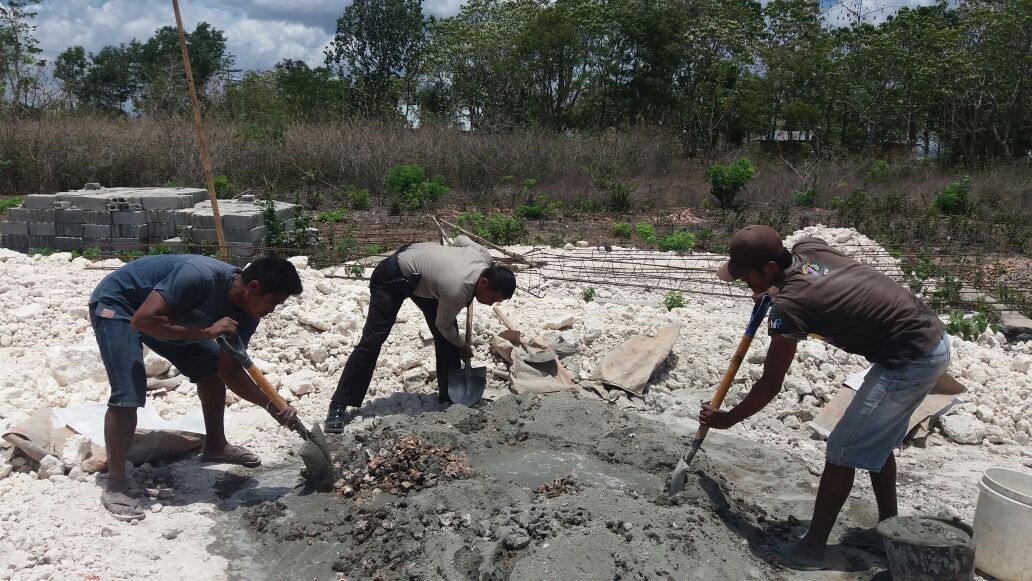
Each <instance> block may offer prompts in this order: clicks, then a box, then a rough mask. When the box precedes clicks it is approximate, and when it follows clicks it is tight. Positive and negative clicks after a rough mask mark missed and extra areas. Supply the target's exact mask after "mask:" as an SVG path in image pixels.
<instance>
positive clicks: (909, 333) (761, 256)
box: [699, 226, 950, 570]
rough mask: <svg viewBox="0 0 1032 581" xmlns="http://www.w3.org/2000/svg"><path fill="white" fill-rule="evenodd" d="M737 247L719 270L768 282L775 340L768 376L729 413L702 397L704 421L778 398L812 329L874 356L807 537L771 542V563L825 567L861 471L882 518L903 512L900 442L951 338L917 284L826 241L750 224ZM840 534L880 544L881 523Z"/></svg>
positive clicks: (840, 432) (725, 423) (830, 454)
mask: <svg viewBox="0 0 1032 581" xmlns="http://www.w3.org/2000/svg"><path fill="white" fill-rule="evenodd" d="M730 255H731V256H730V260H729V261H728V262H727V263H726V264H724V265H723V266H722V267H721V268H720V270H719V271H718V276H719V277H720V278H721V279H723V280H725V281H728V282H730V281H734V280H738V279H741V280H743V281H745V283H746V284H748V285H749V288H750V289H752V291H753V292H754V293H757V295H758V294H759V293H763V292H768V289H769V291H770V293H771V294H772V295H774V296H773V299H774V303H773V306H772V307H771V311H770V315H769V320H768V333H769V335H770V337H771V341H770V347H769V348H768V350H767V358H766V360H765V362H764V366H763V375H762V376H761V377H760V378H759V379H758V380H757V381H756V383H755V384H753V387H752V389H751V390H750V391H749V393H748V394H747V395H746V396H745V398H744V399H743V400H742V401H741V402H740V403H739V404H738V405H736V406H734V407H733V408H731V409H728V410H726V411H724V410H717V409H714V408H712V407H710V406H709V405H708V404H705V405H703V408H702V411H701V412H700V414H699V421H700V422H701V423H703V424H705V425H708V426H709V427H711V428H716V429H726V428H730V427H731V426H733V425H735V424H737V423H738V422H740V421H742V420H744V419H745V418H748V417H749V416H752V415H753V414H755V413H756V412H758V411H760V410H761V409H762V408H763V407H764V406H766V405H767V404H768V403H770V401H771V400H772V399H774V397H775V396H776V395H777V394H778V392H779V391H780V390H781V384H782V381H783V380H784V378H785V374H786V373H787V372H788V368H789V366H790V365H791V364H792V360H793V359H794V357H795V352H796V342H797V341H800V340H803V339H806V338H807V337H808V336H814V337H817V338H819V339H821V340H823V341H826V342H827V343H829V344H831V345H833V346H835V347H838V348H839V349H842V350H843V351H846V352H847V353H853V354H856V355H862V356H864V357H865V358H867V360H868V361H870V362H871V363H873V364H874V366H873V367H872V368H871V370H870V371H869V372H868V373H867V376H866V377H865V378H864V381H863V384H862V385H861V387H860V389H859V390H858V391H857V393H856V395H855V396H854V398H853V401H852V403H850V404H849V407H848V408H846V411H845V413H844V414H843V416H842V419H841V420H839V423H838V425H837V426H836V427H835V429H834V430H833V431H832V432H831V434H830V436H829V437H828V445H827V450H826V460H825V464H824V473H823V474H822V475H821V482H820V487H819V488H818V489H817V499H816V504H815V506H814V512H813V518H812V519H811V520H810V526H809V529H808V530H807V532H806V535H805V536H804V537H803V538H802V539H801V540H799V541H798V542H794V543H787V544H782V545H775V546H772V547H770V548H769V549H768V554H767V558H768V559H769V560H770V561H771V562H773V563H776V564H780V565H783V566H785V567H790V568H793V569H800V570H813V569H823V568H825V549H826V547H827V543H828V537H829V536H830V534H831V529H832V527H833V526H834V524H835V520H836V519H837V518H838V514H839V511H840V510H841V509H842V505H843V504H844V503H845V501H846V499H847V498H848V497H849V493H850V491H851V490H852V488H853V478H854V476H855V473H856V470H857V469H860V470H867V471H868V472H869V473H870V475H871V484H872V486H873V488H874V495H875V499H876V500H877V503H878V519H879V520H884V519H887V518H889V517H892V516H895V515H896V512H897V507H896V459H895V457H894V456H893V452H892V450H893V448H895V447H897V446H899V445H900V444H901V443H902V442H903V438H904V437H905V436H906V433H907V427H908V424H909V421H910V416H911V414H913V412H914V410H915V409H916V408H917V406H918V405H919V404H920V403H921V401H922V400H923V399H924V397H925V395H926V394H927V393H928V392H929V391H930V390H931V389H932V387H933V386H934V385H935V383H936V381H937V380H938V379H939V377H940V376H941V375H942V374H943V373H945V372H946V369H947V368H948V367H949V362H950V344H949V339H948V336H947V335H946V334H945V329H944V326H943V324H942V321H940V320H939V318H938V317H937V316H936V315H935V313H933V312H932V311H931V310H930V309H929V308H928V307H927V306H926V305H925V304H924V303H923V302H921V300H920V299H918V298H917V297H915V296H914V295H913V294H911V292H910V291H909V290H907V289H905V288H903V287H902V286H901V285H900V284H899V283H898V282H896V281H894V280H893V279H891V278H889V277H888V276H886V275H885V274H882V273H880V272H878V271H876V270H874V269H872V268H869V267H867V266H865V265H863V264H860V263H859V262H857V261H855V260H853V259H851V258H848V257H847V256H845V255H843V254H841V253H839V252H837V251H835V250H833V249H832V248H830V247H829V246H828V245H827V244H826V243H825V242H823V241H822V240H818V239H816V238H804V239H802V240H800V241H799V242H797V243H796V244H795V245H794V246H793V247H792V250H791V252H790V251H788V250H786V249H785V247H784V246H783V245H782V242H781V237H780V236H779V235H778V233H777V232H775V231H774V230H773V229H771V228H768V227H766V226H748V227H746V228H743V229H742V230H740V231H738V233H736V234H735V236H734V237H733V238H732V240H731V248H730ZM842 542H843V543H845V544H855V545H860V546H868V547H872V548H875V547H878V546H879V545H880V539H879V538H878V537H877V535H876V533H874V531H873V530H862V531H852V534H849V535H848V537H847V536H845V535H844V536H843V538H842Z"/></svg>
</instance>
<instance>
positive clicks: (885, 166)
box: [867, 159, 892, 181]
mask: <svg viewBox="0 0 1032 581" xmlns="http://www.w3.org/2000/svg"><path fill="white" fill-rule="evenodd" d="M890 173H892V166H890V165H889V162H887V161H885V160H884V159H876V160H874V161H872V162H871V163H869V164H868V165H867V175H868V177H870V178H871V179H872V180H876V181H877V180H882V179H885V178H887V177H888V176H889V174H890Z"/></svg>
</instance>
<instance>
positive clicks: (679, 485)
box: [667, 294, 771, 496]
mask: <svg viewBox="0 0 1032 581" xmlns="http://www.w3.org/2000/svg"><path fill="white" fill-rule="evenodd" d="M770 303H771V300H770V296H769V295H767V294H764V295H763V296H761V297H760V300H758V301H756V306H754V307H753V311H752V316H751V317H749V326H747V327H746V328H745V334H744V335H742V340H741V341H739V342H738V349H737V350H736V351H735V354H734V356H733V357H731V363H730V364H729V365H728V367H727V371H726V372H725V373H724V378H723V379H721V380H720V385H719V386H717V391H716V393H714V394H713V399H712V400H710V405H711V406H712V407H715V408H719V407H720V404H721V403H723V402H724V396H725V395H727V390H728V388H729V387H731V382H732V381H734V379H735V375H736V374H737V373H738V368H739V367H741V365H742V360H743V359H745V354H746V353H747V352H748V351H749V346H750V345H752V340H753V336H754V335H755V334H756V330H757V329H759V328H760V323H762V322H763V318H764V317H766V316H767V310H768V309H770ZM707 432H709V427H708V426H699V431H698V432H696V433H695V439H694V440H692V443H691V445H690V446H689V447H688V451H687V452H685V453H684V456H682V457H681V459H680V460H678V461H677V466H674V471H673V473H672V474H671V475H670V489H669V490H668V491H667V493H668V494H669V495H670V496H674V495H675V494H677V493H679V492H681V491H682V490H684V482H685V478H686V477H687V475H688V465H689V464H691V463H692V459H693V458H695V454H697V453H698V452H699V448H701V447H702V441H703V440H705V439H706V433H707Z"/></svg>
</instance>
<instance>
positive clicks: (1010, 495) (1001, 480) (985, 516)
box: [974, 468, 1032, 581]
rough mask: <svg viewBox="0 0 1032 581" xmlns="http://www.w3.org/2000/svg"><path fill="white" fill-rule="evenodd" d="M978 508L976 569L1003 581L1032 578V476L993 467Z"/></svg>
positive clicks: (983, 484) (986, 476)
mask: <svg viewBox="0 0 1032 581" xmlns="http://www.w3.org/2000/svg"><path fill="white" fill-rule="evenodd" d="M979 488H980V489H981V493H980V494H979V495H978V507H977V508H976V509H975V526H974V528H975V566H976V567H978V569H979V570H981V571H983V572H985V573H988V574H990V575H992V576H993V577H996V578H998V579H1001V580H1002V581H1028V580H1029V579H1032V551H1030V550H1029V543H1030V541H1032V474H1028V473H1025V472H1018V471H1016V470H1008V469H1006V468H990V469H988V470H986V471H985V474H984V475H983V476H982V481H981V482H980V483H979Z"/></svg>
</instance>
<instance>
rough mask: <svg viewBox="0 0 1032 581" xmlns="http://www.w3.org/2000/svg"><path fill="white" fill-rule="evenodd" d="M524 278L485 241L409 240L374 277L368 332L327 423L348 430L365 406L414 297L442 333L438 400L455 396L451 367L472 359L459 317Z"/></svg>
mask: <svg viewBox="0 0 1032 581" xmlns="http://www.w3.org/2000/svg"><path fill="white" fill-rule="evenodd" d="M515 292H516V276H515V275H514V274H513V272H512V271H511V270H509V269H508V268H506V267H504V266H496V265H495V264H494V258H492V257H491V254H490V253H489V252H488V251H487V250H485V249H484V248H483V247H481V246H479V245H478V244H476V243H475V242H473V241H472V240H470V239H469V238H468V237H466V236H457V237H456V238H455V246H441V245H439V244H431V243H419V244H409V245H406V246H402V247H401V248H400V249H398V251H397V252H395V253H394V254H392V255H391V256H390V257H388V258H387V259H385V260H384V261H383V262H381V263H380V264H378V265H377V266H376V268H375V269H373V275H372V277H371V279H370V281H369V314H368V316H367V317H366V322H365V327H364V328H363V329H362V338H361V339H360V340H359V342H358V345H357V346H356V347H355V350H354V351H352V352H351V355H350V356H349V357H348V360H347V363H345V364H344V371H343V372H342V373H341V375H340V381H339V382H338V383H337V389H336V391H335V392H334V393H333V398H332V400H331V401H330V410H329V413H328V414H327V416H326V423H325V425H324V428H325V430H326V431H327V432H329V433H340V432H342V431H343V430H344V426H345V425H347V423H348V422H349V421H350V420H351V419H352V418H353V417H354V411H355V410H352V411H351V412H349V411H348V410H347V408H348V407H352V408H355V409H357V408H359V407H361V405H362V401H363V400H364V399H365V395H366V392H367V391H369V382H370V381H372V378H373V371H374V370H375V369H376V360H377V358H379V356H380V348H381V347H382V346H383V343H384V341H386V340H387V336H388V335H390V332H391V329H392V328H393V327H394V322H395V320H396V319H397V317H398V311H399V310H400V309H401V305H402V303H404V302H405V300H406V299H411V300H412V302H414V303H415V304H416V306H417V307H419V310H421V311H423V316H424V317H426V322H427V325H429V327H430V333H431V334H432V335H433V338H434V351H435V354H436V358H437V398H438V400H439V401H441V402H442V403H445V402H449V401H450V399H449V398H448V372H449V371H450V370H451V369H458V368H459V367H460V364H461V360H462V359H469V358H470V357H472V355H473V353H472V350H471V349H470V348H469V347H468V346H467V345H466V344H465V343H464V342H463V340H462V337H460V335H459V328H458V325H457V324H456V321H455V317H456V316H458V314H459V312H460V311H461V310H462V309H464V308H466V307H468V306H470V304H472V302H473V299H474V298H475V299H476V300H477V302H479V303H481V304H484V305H493V304H495V303H498V302H501V301H503V300H506V299H509V298H512V295H513V293H515Z"/></svg>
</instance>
